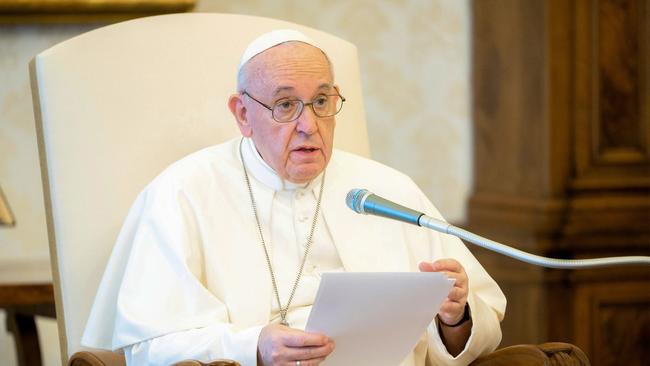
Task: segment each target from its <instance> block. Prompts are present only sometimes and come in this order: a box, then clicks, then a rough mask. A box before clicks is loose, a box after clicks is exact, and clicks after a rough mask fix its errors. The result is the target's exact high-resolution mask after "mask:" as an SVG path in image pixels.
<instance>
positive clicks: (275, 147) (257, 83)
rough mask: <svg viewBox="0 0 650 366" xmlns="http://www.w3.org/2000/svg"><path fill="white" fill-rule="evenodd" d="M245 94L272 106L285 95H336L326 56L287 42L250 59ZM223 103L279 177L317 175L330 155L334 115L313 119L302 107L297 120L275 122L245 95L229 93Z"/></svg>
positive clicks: (298, 179)
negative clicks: (228, 107) (226, 104)
mask: <svg viewBox="0 0 650 366" xmlns="http://www.w3.org/2000/svg"><path fill="white" fill-rule="evenodd" d="M246 67H247V70H246V71H247V80H248V82H247V85H246V92H247V93H249V94H250V95H251V96H253V97H254V98H256V99H258V100H259V101H261V102H263V103H264V104H266V105H268V106H270V107H273V106H274V105H275V104H276V103H277V102H278V101H280V100H282V99H286V98H290V99H300V100H302V101H303V102H310V101H312V100H313V99H314V98H315V97H316V96H318V95H320V94H336V93H337V92H336V90H335V89H334V85H333V80H332V74H331V71H330V66H329V62H328V60H327V58H326V57H325V56H324V55H323V53H322V52H321V51H320V50H319V49H317V48H315V47H313V46H310V45H307V44H305V43H301V42H287V43H283V44H280V45H278V46H275V47H273V48H270V49H268V50H266V51H264V52H262V53H261V54H259V55H257V56H255V57H254V58H253V59H251V60H250V61H249V62H248V64H247V65H246ZM229 106H230V109H231V111H232V112H233V114H234V115H235V117H236V118H237V122H238V125H239V129H240V131H241V133H242V135H244V136H246V137H251V138H252V139H253V141H254V142H255V146H256V147H257V150H258V151H259V153H260V155H261V156H262V158H263V159H264V161H266V163H267V164H269V165H270V166H271V167H272V168H273V169H274V170H275V171H276V172H277V173H278V175H280V177H282V178H283V179H286V180H289V181H291V182H294V183H306V182H309V181H310V180H312V179H313V178H315V177H316V176H318V175H319V174H320V173H321V172H322V171H323V170H324V169H325V167H326V166H327V164H328V162H329V160H330V157H331V156H332V145H333V140H334V127H335V125H336V121H335V118H334V117H333V116H332V117H317V116H316V115H314V112H313V110H312V109H311V108H310V107H308V106H305V108H304V109H303V111H302V114H301V115H300V117H298V119H296V120H295V121H292V122H284V123H279V122H276V121H275V120H274V119H273V117H272V114H271V111H269V110H268V109H266V108H264V106H262V105H260V104H259V103H257V102H255V101H254V100H252V99H251V98H249V97H248V96H246V95H240V94H238V95H234V96H232V97H231V99H230V101H229Z"/></svg>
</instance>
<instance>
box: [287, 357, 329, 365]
mask: <svg viewBox="0 0 650 366" xmlns="http://www.w3.org/2000/svg"><path fill="white" fill-rule="evenodd" d="M323 361H325V357H322V358H314V359H311V360H300V366H318V365H320V364H321V363H322V362H323ZM286 365H287V366H295V365H296V361H291V362H288V363H286Z"/></svg>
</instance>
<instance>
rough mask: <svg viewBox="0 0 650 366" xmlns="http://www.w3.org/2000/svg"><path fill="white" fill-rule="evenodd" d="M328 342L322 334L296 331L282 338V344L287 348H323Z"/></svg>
mask: <svg viewBox="0 0 650 366" xmlns="http://www.w3.org/2000/svg"><path fill="white" fill-rule="evenodd" d="M328 342H329V338H327V337H326V336H325V335H323V334H318V333H307V332H303V331H301V330H297V329H292V330H291V332H286V333H284V334H283V336H282V343H283V344H284V345H285V346H287V347H310V346H324V345H326V344H327V343H328Z"/></svg>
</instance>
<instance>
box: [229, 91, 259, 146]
mask: <svg viewBox="0 0 650 366" xmlns="http://www.w3.org/2000/svg"><path fill="white" fill-rule="evenodd" d="M228 108H229V109H230V112H231V113H232V115H233V116H234V117H235V120H236V121H237V127H239V131H240V132H241V134H242V135H243V136H244V137H251V136H252V135H253V129H252V128H251V125H250V123H249V121H248V116H247V115H246V112H247V110H246V106H244V100H243V99H242V95H241V94H233V95H231V96H230V99H228Z"/></svg>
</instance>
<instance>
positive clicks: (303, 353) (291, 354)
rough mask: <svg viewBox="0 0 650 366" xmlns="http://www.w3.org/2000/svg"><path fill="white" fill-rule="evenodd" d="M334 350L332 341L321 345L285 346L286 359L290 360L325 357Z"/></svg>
mask: <svg viewBox="0 0 650 366" xmlns="http://www.w3.org/2000/svg"><path fill="white" fill-rule="evenodd" d="M332 351H334V343H331V342H330V343H328V344H326V345H324V346H321V347H297V348H291V347H287V348H286V354H287V359H290V360H311V359H316V358H325V357H327V356H329V355H330V354H331V353H332Z"/></svg>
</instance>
